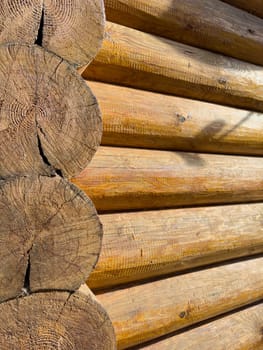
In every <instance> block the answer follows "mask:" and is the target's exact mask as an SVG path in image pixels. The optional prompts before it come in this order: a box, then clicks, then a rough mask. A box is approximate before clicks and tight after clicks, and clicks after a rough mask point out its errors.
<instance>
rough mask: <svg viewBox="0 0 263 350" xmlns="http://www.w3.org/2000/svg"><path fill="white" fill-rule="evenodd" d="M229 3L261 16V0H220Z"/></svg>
mask: <svg viewBox="0 0 263 350" xmlns="http://www.w3.org/2000/svg"><path fill="white" fill-rule="evenodd" d="M222 1H224V2H227V3H229V4H230V5H233V6H236V7H239V8H241V9H243V10H246V11H248V12H251V13H253V14H254V15H256V16H259V17H262V18H263V6H262V1H261V0H251V1H249V2H248V1H247V0H222Z"/></svg>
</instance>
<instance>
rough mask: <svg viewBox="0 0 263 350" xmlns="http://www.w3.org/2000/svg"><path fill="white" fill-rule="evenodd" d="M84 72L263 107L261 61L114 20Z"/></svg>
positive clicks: (99, 77)
mask: <svg viewBox="0 0 263 350" xmlns="http://www.w3.org/2000/svg"><path fill="white" fill-rule="evenodd" d="M83 76H84V77H85V78H87V79H92V80H98V81H103V82H109V83H117V84H120V85H125V86H130V87H136V88H140V89H144V90H151V91H156V92H161V93H167V94H171V95H177V96H184V97H190V98H194V99H198V100H204V101H208V102H215V103H219V104H224V105H230V106H234V107H241V108H246V109H251V110H256V111H261V112H262V111H263V69H262V67H259V66H256V65H253V64H249V63H245V62H242V61H238V60H236V59H233V58H229V57H225V56H222V55H219V54H215V53H212V52H208V51H205V50H202V49H198V48H194V47H191V46H187V45H184V44H180V43H177V42H174V41H171V40H168V39H164V38H161V37H157V36H154V35H151V34H146V33H142V32H139V31H137V30H135V29H131V28H127V27H123V26H121V25H118V24H114V23H110V22H109V23H108V24H107V26H106V36H105V40H104V42H103V46H102V49H101V50H100V51H99V53H98V55H97V56H96V58H95V60H94V61H93V62H92V63H91V64H90V65H89V67H88V68H87V69H86V70H85V71H84V72H83Z"/></svg>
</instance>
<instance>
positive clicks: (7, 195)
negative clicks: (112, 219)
mask: <svg viewBox="0 0 263 350" xmlns="http://www.w3.org/2000/svg"><path fill="white" fill-rule="evenodd" d="M0 218H1V225H0V241H1V244H0V260H1V266H0V301H3V300H6V299H10V298H13V297H16V296H18V295H20V294H21V292H22V290H23V289H26V290H28V291H30V292H32V291H39V290H59V289H60V290H61V289H62V290H76V289H78V288H79V286H80V285H81V284H82V283H84V282H85V281H86V280H87V278H88V276H89V274H90V272H91V271H92V269H93V268H94V265H95V264H96V262H97V260H98V257H99V253H100V249H101V239H102V227H101V224H100V221H99V219H98V216H97V213H96V210H95V208H94V206H93V204H92V203H91V201H90V200H89V198H87V197H86V196H85V195H84V194H83V193H82V192H81V191H80V190H78V189H77V188H76V187H75V186H73V185H72V184H70V183H68V182H66V181H65V180H63V179H62V178H60V177H58V176H57V177H53V178H49V177H35V178H33V177H23V178H22V177H21V178H17V179H14V180H9V181H2V182H0Z"/></svg>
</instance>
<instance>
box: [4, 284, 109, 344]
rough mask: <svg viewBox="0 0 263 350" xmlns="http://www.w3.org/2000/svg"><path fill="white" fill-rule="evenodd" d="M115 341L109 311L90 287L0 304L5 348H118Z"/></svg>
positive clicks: (38, 294) (36, 295) (39, 294)
mask: <svg viewBox="0 0 263 350" xmlns="http://www.w3.org/2000/svg"><path fill="white" fill-rule="evenodd" d="M84 293H85V294H84ZM115 343H116V341H115V335H114V330H113V327H112V324H111V321H110V319H109V317H108V315H107V313H106V312H105V310H104V309H103V308H102V306H101V305H100V304H99V303H98V302H97V301H96V299H95V298H94V296H92V295H91V293H88V292H87V291H86V288H85V289H84V288H81V290H80V291H78V292H76V293H73V294H70V293H68V292H48V293H37V294H32V295H30V296H27V297H24V298H18V299H15V300H11V301H8V302H6V303H2V304H1V305H0V346H1V349H10V350H11V349H14V350H15V349H21V350H22V349H43V350H50V349H63V350H80V349H83V350H84V349H90V350H114V349H116V345H115Z"/></svg>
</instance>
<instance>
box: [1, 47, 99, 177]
mask: <svg viewBox="0 0 263 350" xmlns="http://www.w3.org/2000/svg"><path fill="white" fill-rule="evenodd" d="M0 80H1V81H2V82H5V83H4V84H2V85H1V87H0V138H1V141H2V142H1V146H0V177H2V178H4V177H8V176H14V175H24V174H29V173H37V174H44V175H50V174H54V173H55V172H58V173H59V174H62V175H63V176H65V177H72V176H74V174H75V175H76V174H78V173H79V172H80V171H81V170H82V169H84V168H85V166H86V165H87V164H88V163H89V161H90V160H91V158H92V156H93V155H94V153H95V151H96V149H97V147H98V146H99V144H100V140H101V133H102V122H101V115H100V110H99V107H98V104H97V101H96V98H95V97H94V96H93V94H92V93H91V91H90V89H89V88H88V87H87V85H86V83H85V82H84V81H83V80H82V79H81V77H80V76H79V75H78V74H77V73H76V72H75V70H74V69H73V68H72V67H71V66H69V65H68V64H67V63H66V62H64V61H63V60H62V59H60V58H59V57H57V56H56V55H54V54H52V53H49V52H47V51H45V50H44V49H42V48H39V47H37V46H27V45H16V44H7V45H3V46H1V48H0ZM11 155H12V156H11Z"/></svg>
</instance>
